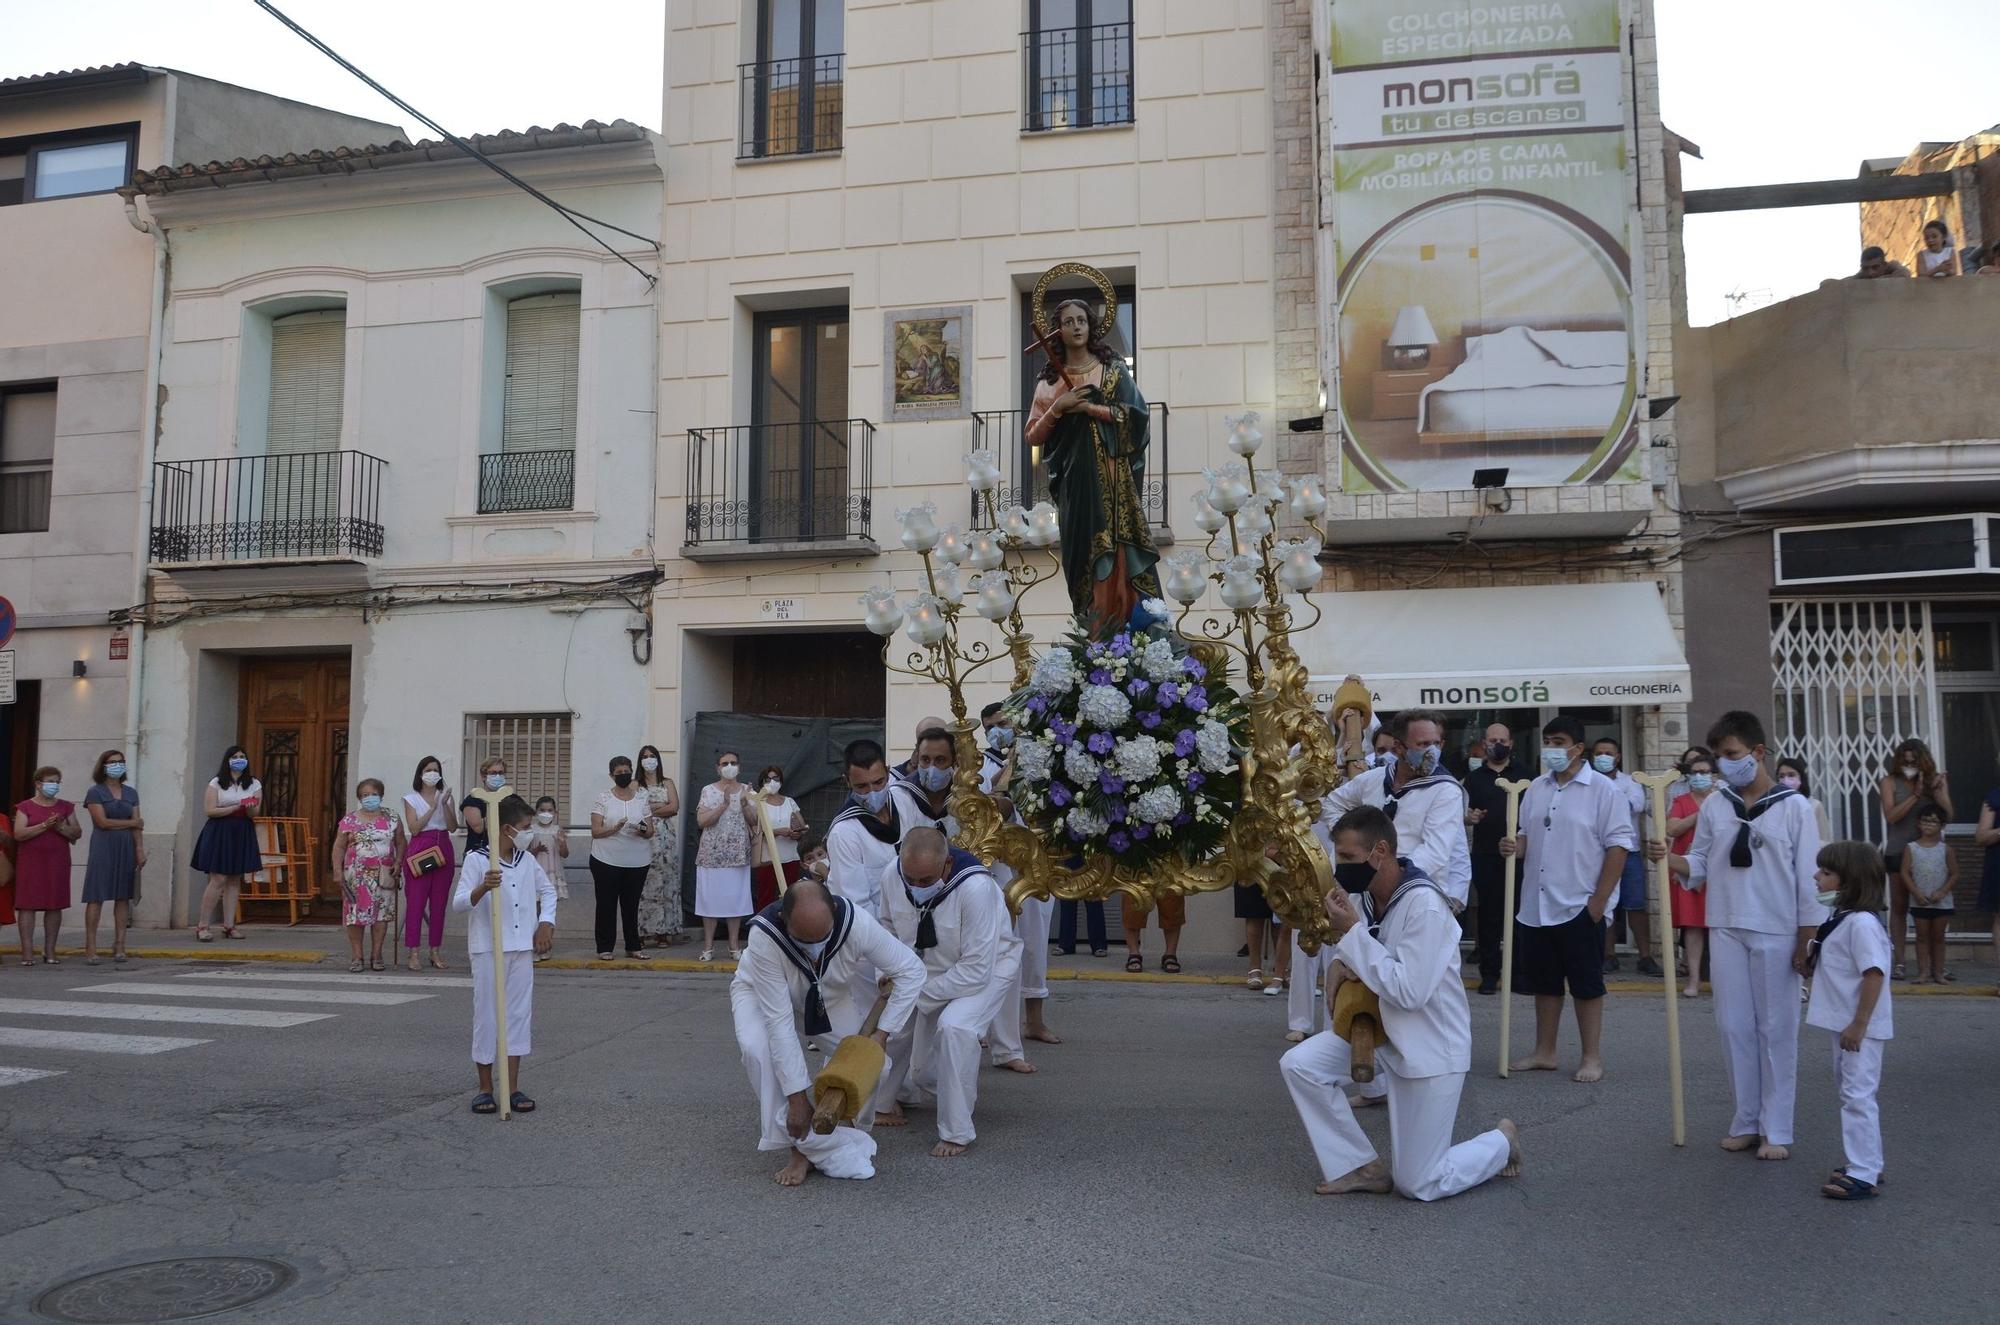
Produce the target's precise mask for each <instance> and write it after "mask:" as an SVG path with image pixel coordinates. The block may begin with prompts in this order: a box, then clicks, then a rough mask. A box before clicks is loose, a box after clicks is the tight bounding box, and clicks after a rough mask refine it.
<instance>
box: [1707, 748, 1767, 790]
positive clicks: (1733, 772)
mask: <svg viewBox="0 0 2000 1325" xmlns="http://www.w3.org/2000/svg"><path fill="white" fill-rule="evenodd" d="M1715 766H1716V767H1717V768H1718V769H1720V770H1722V779H1723V781H1725V782H1727V783H1728V784H1729V785H1730V786H1732V787H1747V786H1749V785H1750V784H1751V783H1752V782H1755V781H1756V780H1757V767H1758V765H1757V756H1756V755H1744V756H1743V757H1742V758H1741V759H1731V758H1730V757H1729V756H1727V755H1723V756H1722V757H1720V758H1718V759H1717V760H1716V761H1715Z"/></svg>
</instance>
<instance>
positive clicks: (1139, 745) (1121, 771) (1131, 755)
mask: <svg viewBox="0 0 2000 1325" xmlns="http://www.w3.org/2000/svg"><path fill="white" fill-rule="evenodd" d="M1112 758H1113V761H1114V762H1115V763H1116V764H1117V767H1118V776H1119V777H1121V778H1124V779H1125V780H1126V781H1127V782H1142V781H1144V780H1145V779H1147V778H1150V777H1153V776H1155V775H1157V774H1158V773H1159V771H1160V747H1159V744H1158V743H1157V742H1156V741H1154V740H1153V738H1152V737H1150V736H1138V737H1134V738H1133V739H1131V740H1129V741H1120V742H1118V749H1117V752H1116V753H1115V754H1114V755H1113V756H1112Z"/></svg>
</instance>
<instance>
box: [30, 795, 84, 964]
mask: <svg viewBox="0 0 2000 1325" xmlns="http://www.w3.org/2000/svg"><path fill="white" fill-rule="evenodd" d="M61 796H62V770H61V769H59V768H53V767H46V766H45V767H42V768H38V769H36V770H35V794H34V795H32V796H30V797H28V799H26V800H24V801H22V802H21V803H20V804H19V805H17V806H15V807H14V842H15V844H16V845H15V856H14V865H15V875H14V907H15V909H16V910H17V911H18V912H19V913H20V927H21V965H23V966H33V965H34V964H35V956H34V937H35V913H36V912H37V911H39V912H41V913H42V934H43V938H42V961H43V962H44V963H45V964H47V965H49V966H60V965H62V960H61V959H60V958H58V957H57V956H56V932H57V931H58V930H60V929H61V928H62V913H63V912H64V911H67V910H68V909H69V901H70V897H69V849H70V846H71V845H72V844H73V843H74V842H75V841H76V840H77V839H78V838H79V837H82V836H83V829H81V828H79V827H77V823H76V806H74V805H72V804H70V802H68V801H66V800H63V799H61Z"/></svg>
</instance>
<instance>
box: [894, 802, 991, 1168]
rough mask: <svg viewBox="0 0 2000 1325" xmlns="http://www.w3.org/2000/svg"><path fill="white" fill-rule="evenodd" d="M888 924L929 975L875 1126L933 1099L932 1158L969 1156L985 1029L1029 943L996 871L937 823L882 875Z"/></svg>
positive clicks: (908, 843) (898, 1119)
mask: <svg viewBox="0 0 2000 1325" xmlns="http://www.w3.org/2000/svg"><path fill="white" fill-rule="evenodd" d="M882 921H883V923H884V924H886V925H887V926H888V927H889V928H890V929H891V930H893V931H894V932H895V935H896V937H897V938H899V939H901V940H902V941H903V942H905V943H907V944H909V945H910V946H911V947H912V948H914V949H915V950H916V953H917V956H919V957H921V958H922V959H923V964H924V969H925V970H926V971H928V972H929V973H930V974H929V978H928V979H926V980H925V981H924V992H923V994H922V996H921V997H919V998H918V999H917V1011H916V1015H915V1016H913V1017H911V1018H910V1024H909V1025H908V1026H906V1027H904V1028H903V1033H902V1034H901V1035H898V1036H895V1037H893V1038H892V1039H891V1040H890V1041H889V1072H888V1077H887V1079H886V1080H885V1081H884V1083H883V1087H882V1096H883V1098H884V1099H885V1101H886V1103H887V1107H886V1108H885V1109H883V1110H881V1111H880V1112H878V1113H877V1114H876V1115H875V1122H876V1124H877V1125H878V1126H883V1127H900V1126H902V1125H903V1122H904V1118H903V1111H902V1107H901V1106H902V1104H904V1103H912V1104H914V1103H917V1102H919V1101H920V1100H921V1099H922V1098H923V1096H924V1095H926V1094H928V1095H933V1096H935V1097H936V1100H937V1127H938V1143H937V1146H936V1147H935V1148H934V1149H932V1151H931V1154H933V1155H935V1156H937V1157H938V1158H940V1159H949V1158H951V1157H952V1156H954V1155H963V1154H964V1153H965V1151H966V1147H968V1146H970V1145H971V1144H972V1140H973V1136H974V1132H973V1127H972V1106H973V1103H974V1101H975V1100H976V1099H977V1098H978V1095H979V1056H980V1055H979V1035H980V1032H981V1031H984V1030H985V1029H986V1028H987V1027H988V1026H990V1025H992V1024H993V1014H994V1013H995V1012H996V1011H997V1010H998V1009H999V1007H1000V1003H1001V1001H1002V1000H1003V999H1005V998H1006V997H1007V994H1008V992H1009V991H1010V990H1011V989H1013V988H1014V987H1015V978H1016V974H1017V972H1018V971H1019V969H1020V965H1021V940H1020V939H1019V938H1018V937H1016V936H1015V933H1014V926H1013V924H1012V922H1011V920H1010V919H1009V917H1008V915H1007V900H1006V898H1005V896H1003V895H1002V893H1001V891H1000V884H999V883H998V881H996V880H995V879H994V877H993V872H992V871H991V870H989V869H987V868H986V866H984V865H982V864H980V862H979V857H977V856H975V855H973V854H972V853H971V852H969V851H961V850H958V849H957V848H955V847H953V846H952V845H951V843H950V842H949V841H947V840H946V838H945V835H944V834H943V833H940V832H939V831H938V830H937V829H935V828H913V829H911V830H910V832H909V834H908V836H906V837H905V838H904V839H903V846H902V851H901V853H900V856H899V858H898V860H897V862H896V864H894V865H892V866H890V868H889V870H888V872H887V873H885V874H884V875H883V876H882ZM906 1078H907V1084H906Z"/></svg>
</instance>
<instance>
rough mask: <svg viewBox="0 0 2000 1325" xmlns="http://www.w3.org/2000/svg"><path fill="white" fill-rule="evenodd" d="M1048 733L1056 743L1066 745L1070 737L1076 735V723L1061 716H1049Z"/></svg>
mask: <svg viewBox="0 0 2000 1325" xmlns="http://www.w3.org/2000/svg"><path fill="white" fill-rule="evenodd" d="M1049 735H1050V736H1053V737H1054V738H1055V742H1056V744H1057V745H1065V746H1066V745H1068V744H1069V742H1070V738H1071V737H1072V736H1075V735H1076V724H1075V723H1073V722H1065V721H1063V720H1062V719H1061V718H1050V719H1049Z"/></svg>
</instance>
